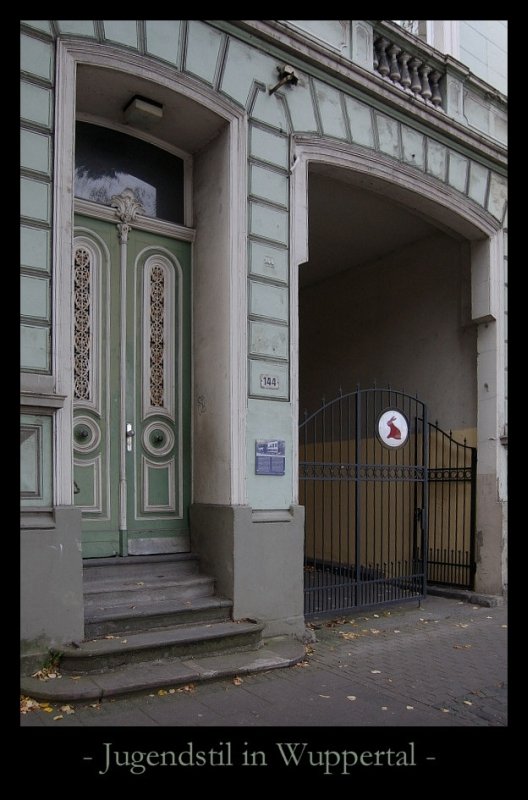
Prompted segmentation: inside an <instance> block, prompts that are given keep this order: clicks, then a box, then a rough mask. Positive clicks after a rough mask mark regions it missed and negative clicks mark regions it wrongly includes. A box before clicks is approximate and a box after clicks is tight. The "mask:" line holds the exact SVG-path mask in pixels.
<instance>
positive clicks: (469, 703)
mask: <svg viewBox="0 0 528 800" xmlns="http://www.w3.org/2000/svg"><path fill="white" fill-rule="evenodd" d="M463 702H464V703H465V704H466V706H472V705H473V703H472V702H471V700H464V701H463Z"/></svg>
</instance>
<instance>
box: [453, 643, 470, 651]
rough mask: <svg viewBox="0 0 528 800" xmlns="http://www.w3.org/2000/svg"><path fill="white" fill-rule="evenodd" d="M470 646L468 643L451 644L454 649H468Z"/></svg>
mask: <svg viewBox="0 0 528 800" xmlns="http://www.w3.org/2000/svg"><path fill="white" fill-rule="evenodd" d="M470 647H471V645H470V644H454V645H453V649H454V650H469V648H470Z"/></svg>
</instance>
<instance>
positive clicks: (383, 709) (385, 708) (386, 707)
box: [381, 706, 389, 711]
mask: <svg viewBox="0 0 528 800" xmlns="http://www.w3.org/2000/svg"><path fill="white" fill-rule="evenodd" d="M388 708H389V707H388V706H382V707H381V710H382V711H387V710H388Z"/></svg>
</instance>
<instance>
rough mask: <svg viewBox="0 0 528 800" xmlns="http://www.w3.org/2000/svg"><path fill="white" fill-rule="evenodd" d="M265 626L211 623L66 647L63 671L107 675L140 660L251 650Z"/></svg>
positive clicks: (97, 640)
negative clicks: (110, 670) (115, 669)
mask: <svg viewBox="0 0 528 800" xmlns="http://www.w3.org/2000/svg"><path fill="white" fill-rule="evenodd" d="M263 627H264V626H263V625H260V624H257V623H254V622H232V621H227V622H211V623H207V624H203V625H186V626H175V627H167V628H157V629H156V630H153V631H145V632H141V633H131V634H127V635H125V636H115V637H112V638H101V639H92V640H91V641H84V642H81V643H80V644H78V645H75V646H73V645H70V646H67V647H64V648H63V649H62V651H61V652H62V656H61V661H60V671H61V673H62V672H64V673H68V672H70V673H82V672H103V671H104V670H108V669H113V668H115V667H120V666H124V665H125V664H132V663H137V662H139V661H142V662H145V661H153V660H159V659H163V658H174V657H176V656H179V657H180V656H187V657H191V656H193V657H194V656H199V655H203V654H205V653H207V654H208V655H209V654H210V655H215V654H217V653H222V652H233V651H236V650H241V649H246V650H248V649H252V648H255V647H257V646H258V645H259V643H260V641H261V633H262V630H263Z"/></svg>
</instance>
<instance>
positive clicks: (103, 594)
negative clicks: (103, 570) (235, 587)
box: [84, 574, 215, 608]
mask: <svg viewBox="0 0 528 800" xmlns="http://www.w3.org/2000/svg"><path fill="white" fill-rule="evenodd" d="M214 583H215V581H214V578H211V577H210V576H209V575H201V574H197V575H189V576H183V577H181V578H178V577H176V578H156V579H146V578H145V579H143V578H141V579H139V580H137V579H136V578H133V577H128V578H108V579H106V578H100V579H98V580H93V581H89V582H88V583H86V584H85V586H84V603H85V608H89V607H94V606H97V607H99V608H108V607H109V606H116V605H125V604H127V605H129V606H133V605H138V604H140V603H149V602H160V601H163V600H191V599H193V598H195V597H209V596H211V595H213V594H214Z"/></svg>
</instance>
